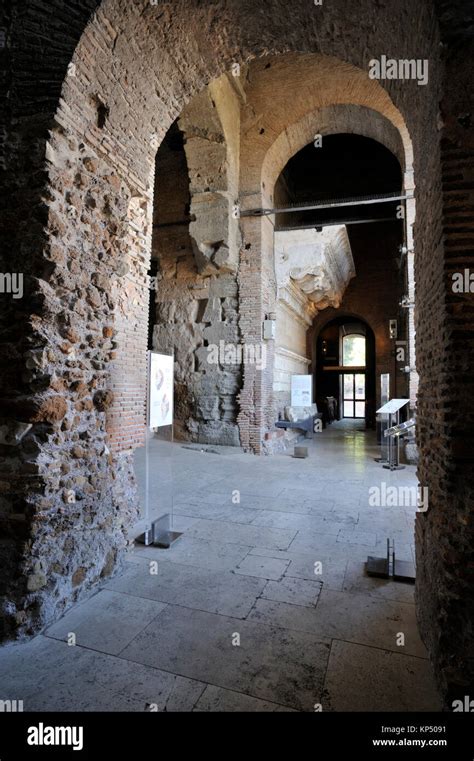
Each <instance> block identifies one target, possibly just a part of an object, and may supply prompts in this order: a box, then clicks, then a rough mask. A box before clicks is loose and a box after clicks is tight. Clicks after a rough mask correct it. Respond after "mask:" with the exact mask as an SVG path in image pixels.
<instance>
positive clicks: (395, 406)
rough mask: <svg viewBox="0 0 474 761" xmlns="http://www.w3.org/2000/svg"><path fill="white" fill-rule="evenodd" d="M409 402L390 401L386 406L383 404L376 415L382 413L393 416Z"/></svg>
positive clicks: (407, 400)
mask: <svg viewBox="0 0 474 761" xmlns="http://www.w3.org/2000/svg"><path fill="white" fill-rule="evenodd" d="M409 401H410V400H409V399H391V400H390V401H389V402H387V404H384V405H383V407H381V408H380V409H379V410H377V414H379V412H382V413H384V414H386V415H394V414H395V412H398V410H401V408H402V407H404V406H405V404H408V403H409Z"/></svg>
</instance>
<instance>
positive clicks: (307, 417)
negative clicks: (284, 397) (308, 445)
mask: <svg viewBox="0 0 474 761" xmlns="http://www.w3.org/2000/svg"><path fill="white" fill-rule="evenodd" d="M285 418H287V419H285V420H278V421H277V422H276V423H275V427H276V428H284V429H285V430H287V429H288V428H290V429H297V430H301V431H304V432H305V436H306V438H307V437H308V434H310V438H313V434H314V428H315V423H316V420H321V421H322V425H323V427H324V418H323V415H322V413H321V412H318V408H317V406H316V405H315V404H312V405H311V407H285Z"/></svg>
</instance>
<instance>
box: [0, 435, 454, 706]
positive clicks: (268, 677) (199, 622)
mask: <svg viewBox="0 0 474 761" xmlns="http://www.w3.org/2000/svg"><path fill="white" fill-rule="evenodd" d="M308 445H309V449H310V455H309V458H308V459H307V460H299V459H294V458H293V457H291V454H290V453H289V454H285V455H275V456H274V457H261V458H257V457H254V456H251V455H246V454H243V453H238V454H235V453H232V454H229V453H227V452H224V453H222V454H213V453H209V452H200V451H196V450H192V449H186V448H183V447H182V446H180V445H179V444H177V443H175V444H170V443H165V442H161V441H158V440H153V441H151V442H150V465H151V472H150V485H151V502H152V509H153V511H154V513H156V511H158V512H159V510H160V507H159V506H160V504H162V505H163V506H164V508H165V510H168V509H170V508H171V506H173V511H174V525H175V528H176V529H178V530H180V531H183V532H184V533H183V536H182V537H181V539H179V540H178V542H176V544H175V545H174V546H173V547H172V548H171V549H169V550H160V549H158V548H155V547H144V546H137V547H136V550H135V552H134V553H133V555H132V557H131V558H130V561H129V562H128V563H127V566H126V568H125V570H124V571H123V573H121V574H120V575H118V576H116V577H115V578H113V579H110V580H109V581H108V582H107V583H105V584H104V587H103V589H102V590H100V591H99V592H98V593H97V594H95V595H94V596H93V597H92V598H91V599H90V600H88V601H86V602H84V603H82V604H80V605H77V606H75V607H74V608H73V609H72V610H70V611H69V612H68V613H67V614H66V615H65V616H64V617H63V619H62V620H60V621H59V622H57V623H56V624H54V625H52V626H50V627H49V628H48V629H47V630H46V631H45V632H44V633H43V634H42V635H40V636H39V637H37V638H36V639H35V640H33V641H31V642H29V643H27V644H23V645H10V646H8V647H3V648H2V649H0V685H1V694H0V698H2V699H7V698H10V699H17V700H21V699H22V700H23V701H24V708H25V710H27V711H28V710H31V711H35V710H62V711H71V710H109V711H129V710H133V711H145V710H159V711H162V710H167V711H193V710H195V711H285V710H297V711H314V710H317V707H318V705H319V704H320V705H321V706H322V710H323V711H351V710H352V711H358V710H367V711H385V710H400V711H429V710H439V709H440V701H439V698H438V696H437V694H436V690H435V687H434V681H433V676H432V671H431V666H430V664H429V662H428V660H427V655H426V651H425V648H424V646H423V644H422V642H421V640H420V638H419V635H418V631H417V626H416V618H415V608H414V601H413V588H412V587H411V586H407V585H404V584H400V583H394V582H386V581H383V580H377V579H371V578H369V577H367V576H366V574H365V569H364V561H365V560H366V558H367V555H368V554H379V555H383V554H384V552H385V546H386V539H387V536H391V537H395V540H396V549H397V554H398V555H399V556H400V557H405V558H407V559H409V558H412V552H413V519H414V514H415V509H414V508H412V507H372V506H369V504H368V490H369V488H370V487H373V486H376V485H380V483H381V482H382V481H385V482H386V484H387V485H397V486H398V485H406V486H413V485H416V479H415V470H414V468H413V467H407V468H406V469H405V470H403V471H398V472H396V473H390V472H389V471H387V470H383V469H382V468H381V466H380V465H378V464H377V463H375V462H374V459H373V458H374V456H376V455H377V449H376V446H375V440H374V437H373V434H371V433H365V432H364V431H361V430H357V429H353V428H351V427H350V426H348V424H347V423H339V424H336V425H334V426H332V427H331V428H329V429H327V430H325V431H324V432H323V433H322V434H320V435H318V436H316V437H315V439H314V441H313V442H309V443H308ZM143 467H144V456H143V452H139V453H138V457H137V463H136V471H137V475H138V478H139V480H140V481H143ZM163 468H166V473H167V477H166V483H167V487H166V490H165V491H163V489H162V487H161V483H162V481H160V476H161V475H163V472H162V470H163ZM71 635H73V637H71ZM400 635H402V637H401V636H400ZM401 640H403V642H402V643H401ZM71 641H75V644H68V642H71Z"/></svg>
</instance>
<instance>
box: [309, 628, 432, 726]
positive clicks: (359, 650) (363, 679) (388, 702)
mask: <svg viewBox="0 0 474 761" xmlns="http://www.w3.org/2000/svg"><path fill="white" fill-rule="evenodd" d="M322 706H323V710H329V711H375V712H382V711H402V712H403V711H413V712H414V713H419V712H423V711H441V703H440V700H439V698H438V696H437V693H436V687H435V683H434V679H433V674H432V670H431V668H430V665H429V663H428V662H427V661H425V660H423V659H422V658H414V657H411V656H407V655H402V654H400V653H393V652H388V651H387V650H379V649H377V648H373V647H364V646H362V645H355V644H351V643H349V642H337V641H334V642H333V644H332V647H331V655H330V658H329V664H328V671H327V676H326V682H325V689H324V697H323V701H322Z"/></svg>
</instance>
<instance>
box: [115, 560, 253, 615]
mask: <svg viewBox="0 0 474 761" xmlns="http://www.w3.org/2000/svg"><path fill="white" fill-rule="evenodd" d="M151 562H152V563H153V561H151ZM155 570H156V573H155V572H154V571H155ZM151 571H153V573H151ZM256 575H257V574H252V575H250V576H240V575H237V573H235V574H234V573H231V572H230V571H224V572H222V571H210V570H207V569H205V568H198V567H197V566H188V565H181V564H179V563H171V562H170V561H167V560H161V559H160V560H159V561H158V567H157V568H156V569H155V568H153V566H152V567H150V565H149V561H147V560H146V559H145V558H143V557H141V562H140V563H133V564H130V567H129V568H128V569H127V571H126V573H124V574H123V575H122V576H119V577H118V578H115V579H112V580H111V581H109V582H108V584H107V589H114V590H116V591H117V592H123V593H125V594H127V595H134V596H139V597H144V598H148V599H151V600H159V601H161V602H168V603H174V604H175V605H181V606H183V607H188V608H195V609H196V610H204V611H207V612H209V613H220V614H222V615H225V616H233V617H234V618H245V616H246V615H247V614H248V613H249V612H250V610H251V608H252V606H253V604H254V603H255V600H256V599H257V597H259V595H260V594H261V592H262V591H263V589H264V587H265V580H264V579H257V578H252V576H256ZM132 599H133V598H132Z"/></svg>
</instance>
